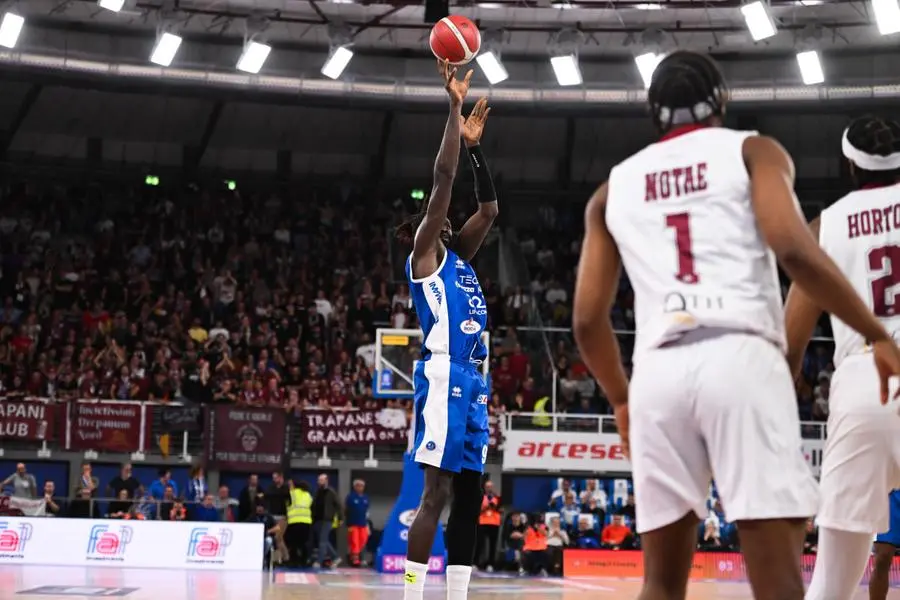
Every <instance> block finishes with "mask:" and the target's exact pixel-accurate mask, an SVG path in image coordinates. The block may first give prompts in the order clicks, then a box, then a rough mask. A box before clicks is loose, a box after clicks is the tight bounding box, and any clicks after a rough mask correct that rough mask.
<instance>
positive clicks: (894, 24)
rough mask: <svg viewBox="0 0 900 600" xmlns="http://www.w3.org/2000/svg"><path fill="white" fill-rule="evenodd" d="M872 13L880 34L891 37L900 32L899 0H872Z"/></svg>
mask: <svg viewBox="0 0 900 600" xmlns="http://www.w3.org/2000/svg"><path fill="white" fill-rule="evenodd" d="M872 12H874V13H875V23H876V24H877V25H878V33H880V34H881V35H891V34H892V33H897V32H898V31H900V4H898V3H897V0H872Z"/></svg>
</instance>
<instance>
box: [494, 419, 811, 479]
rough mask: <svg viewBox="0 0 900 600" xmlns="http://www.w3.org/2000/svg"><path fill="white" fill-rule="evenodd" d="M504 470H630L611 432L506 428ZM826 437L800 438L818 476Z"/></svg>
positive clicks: (615, 437)
mask: <svg viewBox="0 0 900 600" xmlns="http://www.w3.org/2000/svg"><path fill="white" fill-rule="evenodd" d="M504 435H505V443H504V447H503V470H504V471H556V472H561V473H563V472H564V473H578V472H585V473H630V472H631V463H630V462H629V461H628V459H627V458H626V457H625V452H624V451H623V450H622V440H621V439H620V438H619V436H618V435H617V434H614V433H584V432H577V431H556V432H554V431H515V430H514V431H506V432H505V434H504ZM824 447H825V440H803V446H802V448H801V449H800V451H801V452H802V453H803V457H804V458H805V459H806V463H807V464H808V465H809V468H810V470H812V472H813V475H815V476H816V477H818V476H819V472H820V471H821V465H822V453H823V449H824Z"/></svg>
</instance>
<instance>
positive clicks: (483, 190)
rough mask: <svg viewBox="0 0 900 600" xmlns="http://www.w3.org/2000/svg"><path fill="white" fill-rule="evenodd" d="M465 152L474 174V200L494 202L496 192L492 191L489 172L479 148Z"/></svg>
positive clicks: (492, 185) (472, 148)
mask: <svg viewBox="0 0 900 600" xmlns="http://www.w3.org/2000/svg"><path fill="white" fill-rule="evenodd" d="M466 151H467V152H468V153H469V163H470V164H471V165H472V172H473V173H474V174H475V199H476V200H478V201H479V202H496V201H497V190H495V189H494V180H493V178H492V177H491V170H490V169H488V165H487V161H486V160H484V154H483V153H482V152H481V146H472V147H471V148H466Z"/></svg>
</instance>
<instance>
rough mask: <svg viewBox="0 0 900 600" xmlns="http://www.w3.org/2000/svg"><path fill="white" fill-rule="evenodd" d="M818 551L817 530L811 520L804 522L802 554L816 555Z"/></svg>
mask: <svg viewBox="0 0 900 600" xmlns="http://www.w3.org/2000/svg"><path fill="white" fill-rule="evenodd" d="M818 551H819V528H818V527H816V522H815V521H814V520H813V519H807V520H806V537H805V538H804V539H803V553H804V554H816V553H817V552H818Z"/></svg>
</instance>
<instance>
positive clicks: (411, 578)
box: [403, 559, 428, 600]
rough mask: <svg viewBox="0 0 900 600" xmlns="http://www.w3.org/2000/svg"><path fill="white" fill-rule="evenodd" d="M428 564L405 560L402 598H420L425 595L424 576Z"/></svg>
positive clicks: (414, 599) (415, 599) (409, 599)
mask: <svg viewBox="0 0 900 600" xmlns="http://www.w3.org/2000/svg"><path fill="white" fill-rule="evenodd" d="M426 575H428V565H423V564H422V563H417V562H413V561H411V560H408V559H407V561H406V573H405V574H404V575H403V600H422V597H423V596H424V595H425V576H426Z"/></svg>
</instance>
